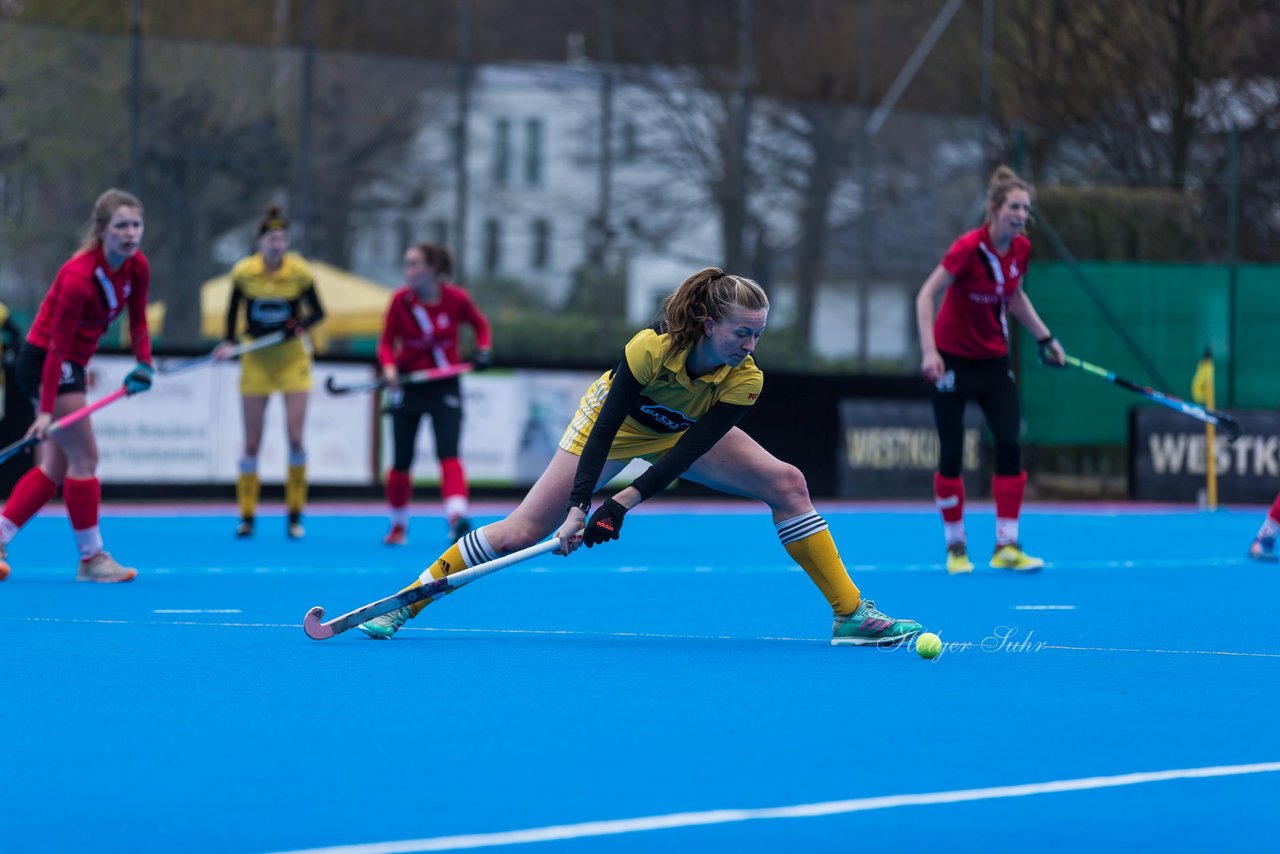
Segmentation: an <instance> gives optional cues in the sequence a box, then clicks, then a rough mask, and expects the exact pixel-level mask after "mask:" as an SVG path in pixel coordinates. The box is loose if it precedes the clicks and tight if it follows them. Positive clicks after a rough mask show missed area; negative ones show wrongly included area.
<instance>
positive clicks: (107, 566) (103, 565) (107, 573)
mask: <svg viewBox="0 0 1280 854" xmlns="http://www.w3.org/2000/svg"><path fill="white" fill-rule="evenodd" d="M137 577H138V570H136V569H134V568H133V567H131V566H121V565H120V564H118V563H116V560H115V558H113V557H112V556H111V555H109V554H107V553H106V552H98V553H97V554H96V555H94V556H93V557H91V558H86V559H83V560H81V561H80V569H79V570H78V571H77V572H76V581H94V582H97V583H99V584H112V583H115V582H120V581H133V580H134V579H135V578H137Z"/></svg>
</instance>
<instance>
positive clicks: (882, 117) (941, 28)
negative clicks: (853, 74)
mask: <svg viewBox="0 0 1280 854" xmlns="http://www.w3.org/2000/svg"><path fill="white" fill-rule="evenodd" d="M963 3H964V0H948V3H947V5H946V6H944V7H943V8H942V11H941V12H939V13H938V17H936V18H934V19H933V23H932V24H930V25H929V31H928V32H926V33H925V34H924V38H922V39H921V40H920V44H918V45H916V49H915V50H914V51H912V53H911V57H910V58H909V59H908V60H907V64H906V65H904V66H903V67H902V70H901V71H899V72H898V76H897V78H896V79H895V80H894V81H893V85H891V86H890V87H889V91H888V92H886V93H885V96H884V100H883V101H881V102H880V106H878V107H876V109H875V112H873V113H872V114H871V118H869V119H867V136H868V137H874V136H875V135H876V134H877V133H879V132H880V128H881V127H883V126H884V123H885V121H887V120H888V118H889V114H890V113H892V112H893V108H894V107H896V106H897V104H898V99H899V98H901V97H902V93H903V92H905V91H907V86H908V85H910V83H911V81H912V79H913V78H914V77H915V76H916V73H917V72H918V71H919V70H920V66H922V65H924V61H925V59H926V58H927V57H928V56H929V53H930V52H931V51H932V50H933V48H934V46H935V45H937V43H938V40H939V39H940V38H942V34H943V33H944V32H946V30H947V25H948V24H950V23H951V19H952V18H954V17H955V15H956V12H958V11H959V10H960V6H961V5H963Z"/></svg>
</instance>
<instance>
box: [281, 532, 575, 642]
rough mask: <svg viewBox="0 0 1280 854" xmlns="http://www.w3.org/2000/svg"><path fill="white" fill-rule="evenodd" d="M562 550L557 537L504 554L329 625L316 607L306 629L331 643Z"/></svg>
mask: <svg viewBox="0 0 1280 854" xmlns="http://www.w3.org/2000/svg"><path fill="white" fill-rule="evenodd" d="M559 547H560V541H559V540H558V539H556V538H554V537H553V538H551V539H549V540H545V541H543V542H541V543H536V544H535V545H532V546H529V547H528V548H527V549H521V550H520V551H516V552H512V553H511V554H509V555H503V556H502V557H500V558H495V559H494V560H491V561H488V562H486V563H482V564H480V565H478V566H473V567H470V568H469V569H464V570H462V571H461V572H455V573H453V574H452V575H446V576H445V577H444V578H438V579H436V580H434V581H432V582H431V583H429V584H423V585H421V586H419V587H412V588H410V589H408V590H402V591H401V592H399V593H396V594H394V595H392V596H388V597H386V598H385V599H379V600H378V601H376V602H370V603H369V604H368V605H364V606H362V607H360V608H356V609H355V610H354V611H348V612H347V613H345V614H343V615H342V616H340V617H334V618H333V619H332V620H329V621H328V622H323V620H324V608H323V607H322V606H320V605H316V606H315V607H313V608H312V609H311V610H310V611H308V612H307V616H306V617H305V618H304V619H303V621H302V630H303V631H305V632H306V633H307V637H309V638H311V639H312V640H328V639H329V638H331V637H333V636H334V635H340V634H342V633H343V632H345V631H347V630H348V629H351V628H354V627H356V626H358V625H360V624H361V623H367V622H368V621H369V620H372V619H374V618H376V617H381V616H382V615H384V614H389V613H391V612H392V611H395V610H396V609H398V608H403V607H405V606H406V605H412V604H414V603H416V602H423V601H426V602H430V601H431V600H433V599H435V598H437V597H439V596H443V595H444V594H446V593H450V592H452V591H454V590H457V589H458V588H459V587H462V586H463V585H465V584H470V583H471V582H472V581H475V580H476V579H478V578H484V577H485V576H486V575H491V574H493V573H495V572H497V571H498V570H500V569H506V568H507V567H508V566H512V565H514V564H517V563H522V562H524V561H526V560H529V559H530V558H535V557H538V556H539V555H544V554H546V553H547V552H551V551H554V550H556V549H557V548H559Z"/></svg>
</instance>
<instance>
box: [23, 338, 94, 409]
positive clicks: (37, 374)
mask: <svg viewBox="0 0 1280 854" xmlns="http://www.w3.org/2000/svg"><path fill="white" fill-rule="evenodd" d="M47 356H48V351H47V350H45V349H44V348H43V347H37V346H36V345H35V344H32V343H31V342H30V341H23V342H22V349H21V350H19V351H18V364H17V366H16V368H15V371H16V373H17V376H18V388H19V389H21V390H22V394H23V395H24V396H25V397H26V398H27V399H28V400H33V401H35V402H36V408H37V409H38V408H39V402H40V378H41V375H42V374H43V373H44V361H45V358H46V357H47ZM85 389H86V385H85V379H84V365H77V364H75V363H74V362H63V363H62V370H61V371H60V372H59V374H58V391H57V393H58V394H71V393H73V392H77V391H78V392H83V391H85Z"/></svg>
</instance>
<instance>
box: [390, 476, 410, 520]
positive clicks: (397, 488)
mask: <svg viewBox="0 0 1280 854" xmlns="http://www.w3.org/2000/svg"><path fill="white" fill-rule="evenodd" d="M412 496H413V481H412V480H410V479H409V473H408V472H407V471H401V470H400V469H390V470H388V471H387V504H389V505H391V506H392V507H394V508H395V509H397V510H399V509H400V508H401V507H408V506H409V499H410V498H411V497H412Z"/></svg>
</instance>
